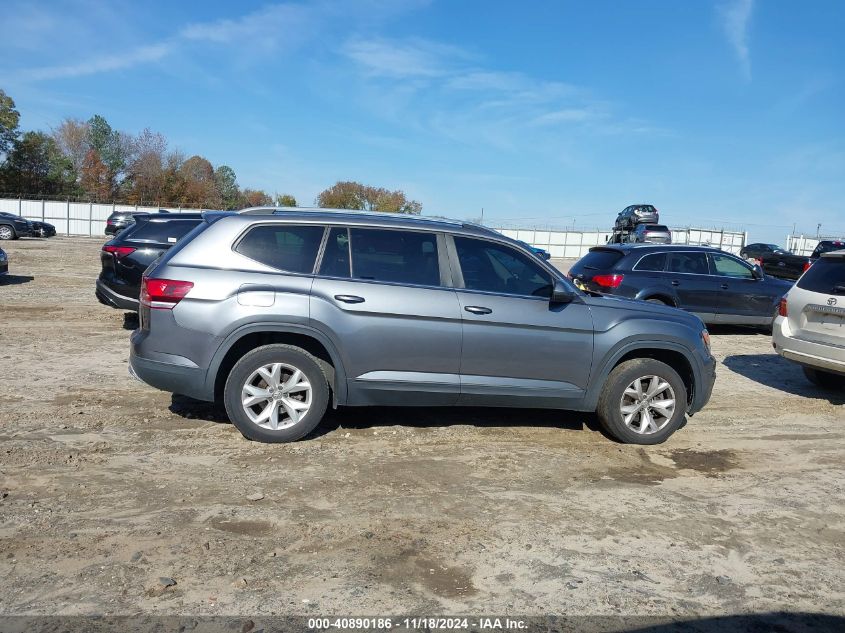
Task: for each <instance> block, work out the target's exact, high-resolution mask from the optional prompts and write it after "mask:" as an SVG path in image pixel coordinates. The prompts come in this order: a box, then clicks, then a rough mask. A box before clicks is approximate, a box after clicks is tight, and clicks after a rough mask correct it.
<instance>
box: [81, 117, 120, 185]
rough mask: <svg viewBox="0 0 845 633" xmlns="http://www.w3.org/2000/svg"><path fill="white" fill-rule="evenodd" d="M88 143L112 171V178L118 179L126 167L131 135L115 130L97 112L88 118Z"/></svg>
mask: <svg viewBox="0 0 845 633" xmlns="http://www.w3.org/2000/svg"><path fill="white" fill-rule="evenodd" d="M88 144H89V146H90V147H91V149H93V150H94V151H96V152H97V154H98V155H99V156H100V159H101V160H102V161H103V164H104V165H105V166H106V167H108V169H109V171H111V173H112V178H114V179H118V178H119V176H120V175H121V173H122V172H123V170H124V168H125V167H126V160H127V157H128V154H129V146H130V139H129V137H128V136H127V135H125V134H122V133H121V132H117V131H115V130H113V129H112V127H111V125H109V122H108V121H106V120H105V118H103V117H101V116H100V115H99V114H95V115H94V116H92V117H91V118H90V119H88Z"/></svg>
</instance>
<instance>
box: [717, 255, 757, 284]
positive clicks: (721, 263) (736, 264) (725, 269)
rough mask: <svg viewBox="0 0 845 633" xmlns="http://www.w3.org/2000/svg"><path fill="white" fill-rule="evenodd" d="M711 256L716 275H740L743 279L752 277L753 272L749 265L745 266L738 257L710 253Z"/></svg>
mask: <svg viewBox="0 0 845 633" xmlns="http://www.w3.org/2000/svg"><path fill="white" fill-rule="evenodd" d="M711 257H712V258H713V267H714V268H715V269H716V274H717V275H722V276H723V277H741V278H744V279H753V278H754V272H753V271H752V270H751V268H750V267H749V266H746V265H745V264H743V263H742V262H741V261H739V260H738V259H734V258H733V257H727V256H726V255H711Z"/></svg>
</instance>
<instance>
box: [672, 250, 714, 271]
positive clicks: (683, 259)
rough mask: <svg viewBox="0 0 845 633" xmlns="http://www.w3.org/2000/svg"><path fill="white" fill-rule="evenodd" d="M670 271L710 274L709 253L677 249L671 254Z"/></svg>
mask: <svg viewBox="0 0 845 633" xmlns="http://www.w3.org/2000/svg"><path fill="white" fill-rule="evenodd" d="M668 270H669V272H672V273H684V274H687V275H709V274H710V269H709V268H708V266H707V255H706V254H705V253H697V252H683V251H677V252H674V253H670V254H669V267H668Z"/></svg>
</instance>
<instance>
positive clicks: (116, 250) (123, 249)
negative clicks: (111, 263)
mask: <svg viewBox="0 0 845 633" xmlns="http://www.w3.org/2000/svg"><path fill="white" fill-rule="evenodd" d="M103 251H104V252H106V253H111V254H112V255H114V256H115V257H117V258H118V259H123V258H124V257H126V256H127V255H129V254H131V253H134V252H135V249H134V248H132V247H131V246H109V245H108V244H106V245H105V246H103Z"/></svg>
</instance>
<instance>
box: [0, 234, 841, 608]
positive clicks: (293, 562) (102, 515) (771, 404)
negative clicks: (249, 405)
mask: <svg viewBox="0 0 845 633" xmlns="http://www.w3.org/2000/svg"><path fill="white" fill-rule="evenodd" d="M101 244H102V241H100V240H96V239H84V238H78V239H75V238H61V237H58V238H53V239H50V240H20V241H17V242H11V243H10V242H5V243H3V247H4V249H6V251H7V252H8V254H9V258H10V276H9V277H8V278H7V279H5V280H4V281H0V436H1V437H0V439H1V440H2V444H0V571H2V573H0V614H6V615H9V614H66V615H71V614H136V613H148V614H185V613H191V614H196V615H202V614H209V615H210V614H226V615H232V614H259V615H260V614H314V615H325V614H347V615H349V614H369V615H373V614H387V613H393V614H409V613H415V614H435V615H436V614H449V613H479V612H484V613H516V614H526V615H527V614H548V613H579V614H640V615H646V614H659V615H668V616H673V617H684V616H691V615H693V614H696V615H701V614H725V613H729V614H738V613H748V612H771V611H779V610H789V611H806V612H822V613H827V614H839V615H842V614H845V548H843V544H844V543H845V507H844V506H843V499H844V498H845V477H843V450H844V449H845V393H831V392H823V391H820V390H819V389H816V388H815V387H813V386H811V385H810V384H809V383H807V382H806V381H805V379H804V377H803V375H802V373H801V371H800V369H799V368H798V367H797V366H795V365H793V364H791V363H789V362H786V361H784V360H783V359H781V358H779V357H778V356H776V355H774V354H773V353H772V349H771V344H770V339H769V337H768V336H767V335H765V334H763V333H760V332H756V331H754V330H745V329H739V328H737V329H722V330H716V331H715V332H714V335H713V347H714V352H715V355H716V357H717V359H718V361H719V365H718V370H717V371H718V378H717V382H716V388H715V391H714V393H713V398H712V400H711V401H710V404H709V405H708V406H707V407H706V408H705V409H704V411H702V412H701V413H699V414H697V415H696V416H695V417H693V418H691V419H690V420H689V423H688V424H687V426H686V427H685V428H683V429H681V430H680V431H678V432H677V433H676V434H675V435H674V436H673V437H672V438H671V439H670V440H669V441H668V442H667V443H665V444H664V445H661V446H656V447H649V448H638V447H629V446H623V445H619V444H616V443H614V442H612V441H610V440H608V439H607V438H606V437H604V436H603V435H602V434H601V433H599V432H598V431H597V430H596V428H595V421H594V419H593V418H592V417H591V416H588V415H584V414H577V413H570V412H556V411H532V410H498V409H497V410H484V409H457V408H455V409H446V410H441V409H408V410H401V409H367V410H363V409H362V410H356V409H345V410H340V411H336V412H333V413H331V414H330V416H329V417H328V419H327V420H326V421H325V423H324V424H323V425H322V427H321V428H320V429H319V432H318V433H317V434H316V436H315V437H313V438H311V439H308V440H306V441H302V442H297V443H295V444H288V445H262V444H258V443H254V442H248V441H246V440H244V439H243V438H242V437H241V435H240V434H239V433H238V432H237V431H236V430H235V429H234V428H233V427H232V426H231V425H230V424H229V423H228V422H227V421H226V420H225V417H224V416H223V415H222V414H221V413H219V412H217V411H215V410H214V409H213V407H212V406H210V405H206V404H203V403H198V402H194V401H191V400H188V399H186V398H182V397H178V396H171V395H170V394H167V393H163V392H160V391H156V390H155V389H152V388H150V387H147V386H145V385H142V384H141V383H138V382H136V381H134V380H132V379H131V378H130V377H129V376H128V374H127V356H128V338H129V333H130V330H131V329H133V328H134V327H135V324H136V322H135V321H134V320H133V319H132V318H131V317H130V316H127V315H125V314H124V313H123V312H121V311H117V310H113V309H110V308H107V307H104V306H102V305H100V304H99V303H98V302H97V301H96V299H95V297H94V278H95V277H96V275H97V273H98V271H99V255H98V252H99V248H100V245H101ZM262 495H263V496H262ZM258 497H261V498H260V499H259V498H258Z"/></svg>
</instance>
